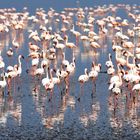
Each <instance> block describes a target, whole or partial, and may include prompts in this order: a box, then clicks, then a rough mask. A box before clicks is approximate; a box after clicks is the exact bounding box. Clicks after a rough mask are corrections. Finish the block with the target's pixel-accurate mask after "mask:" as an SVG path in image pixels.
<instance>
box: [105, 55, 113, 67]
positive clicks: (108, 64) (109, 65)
mask: <svg viewBox="0 0 140 140" xmlns="http://www.w3.org/2000/svg"><path fill="white" fill-rule="evenodd" d="M111 59H112V55H111V53H109V54H108V61H106V63H105V65H106V66H107V67H111V66H113V62H112V60H111Z"/></svg>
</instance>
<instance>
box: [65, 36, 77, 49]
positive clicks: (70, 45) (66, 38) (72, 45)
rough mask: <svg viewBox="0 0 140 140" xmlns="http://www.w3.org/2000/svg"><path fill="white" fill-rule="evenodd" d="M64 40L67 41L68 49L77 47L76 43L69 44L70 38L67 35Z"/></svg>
mask: <svg viewBox="0 0 140 140" xmlns="http://www.w3.org/2000/svg"><path fill="white" fill-rule="evenodd" d="M64 40H65V41H66V47H68V48H71V49H72V48H76V45H75V44H74V43H72V42H68V36H67V35H65V36H64Z"/></svg>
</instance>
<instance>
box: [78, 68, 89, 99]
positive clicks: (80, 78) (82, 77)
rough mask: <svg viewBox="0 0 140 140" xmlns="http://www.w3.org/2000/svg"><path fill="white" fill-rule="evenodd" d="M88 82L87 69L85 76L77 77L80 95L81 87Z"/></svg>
mask: <svg viewBox="0 0 140 140" xmlns="http://www.w3.org/2000/svg"><path fill="white" fill-rule="evenodd" d="M88 80H89V75H88V69H87V68H85V74H83V75H80V76H79V77H78V81H79V83H80V89H81V92H80V94H82V87H83V84H84V83H85V82H87V81H88ZM78 101H80V97H79V98H78Z"/></svg>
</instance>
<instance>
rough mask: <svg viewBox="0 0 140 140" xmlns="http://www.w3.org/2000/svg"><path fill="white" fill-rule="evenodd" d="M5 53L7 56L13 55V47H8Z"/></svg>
mask: <svg viewBox="0 0 140 140" xmlns="http://www.w3.org/2000/svg"><path fill="white" fill-rule="evenodd" d="M6 54H7V56H8V57H11V56H13V54H14V52H13V49H12V48H11V47H10V48H9V50H8V51H7V52H6Z"/></svg>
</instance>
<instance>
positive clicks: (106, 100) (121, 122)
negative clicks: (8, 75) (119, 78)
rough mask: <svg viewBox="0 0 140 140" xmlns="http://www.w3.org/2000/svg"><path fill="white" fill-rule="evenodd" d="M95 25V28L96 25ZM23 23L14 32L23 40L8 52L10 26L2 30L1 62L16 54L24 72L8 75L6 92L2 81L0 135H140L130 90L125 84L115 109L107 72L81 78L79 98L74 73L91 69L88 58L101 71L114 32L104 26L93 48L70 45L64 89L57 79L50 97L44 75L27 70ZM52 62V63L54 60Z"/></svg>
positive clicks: (136, 107) (138, 111)
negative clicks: (71, 64)
mask: <svg viewBox="0 0 140 140" xmlns="http://www.w3.org/2000/svg"><path fill="white" fill-rule="evenodd" d="M120 11H121V12H122V11H123V12H125V10H123V9H119V10H118V11H117V12H116V15H117V16H121V17H122V18H124V17H123V16H122V14H121V13H120ZM111 14H112V13H111V12H109V13H106V14H104V15H97V16H96V17H95V19H96V20H97V19H98V18H99V19H100V18H103V17H104V16H105V17H106V16H108V15H111ZM126 15H127V14H126ZM125 18H128V17H125ZM128 20H130V19H129V18H128ZM60 26H61V25H60ZM129 27H131V25H130V26H128V28H129ZM29 28H32V29H33V30H35V29H38V25H35V24H34V23H31V24H28V26H27V29H29ZM94 28H95V32H96V33H98V27H97V25H95V27H94ZM27 29H25V30H24V31H21V32H18V31H17V32H15V33H13V36H16V39H17V40H19V42H20V43H21V45H20V48H19V49H15V48H14V56H13V57H12V58H9V57H7V55H6V51H7V50H8V48H9V47H11V46H12V31H11V32H10V34H6V35H5V36H4V38H3V36H2V35H1V38H3V39H2V40H1V44H2V46H1V50H2V56H3V59H4V61H5V64H6V66H5V67H7V66H8V65H9V64H10V65H12V66H13V65H14V64H17V63H18V62H17V58H18V55H19V54H22V55H23V56H24V57H25V59H24V60H22V75H21V76H20V77H16V78H15V79H12V83H11V89H10V93H9V94H8V93H7V92H8V88H7V87H6V89H5V94H4V96H1V97H0V125H1V133H0V139H15V138H17V139H28V138H29V139H45V138H48V139H138V138H139V137H140V130H139V129H140V127H139V126H140V124H139V122H140V118H139V115H140V109H139V107H140V106H139V102H137V104H133V102H131V101H130V104H129V105H127V103H126V99H125V94H124V93H125V92H129V91H127V90H126V89H123V91H122V93H121V95H119V98H118V106H117V109H116V110H114V105H113V96H112V95H110V93H109V91H108V80H109V76H108V75H107V73H99V76H98V78H97V80H96V81H95V83H96V86H95V83H94V84H93V82H92V81H88V82H87V83H85V84H84V85H83V94H82V96H81V98H80V101H78V100H77V99H78V97H79V95H80V93H81V91H80V84H79V82H78V77H79V75H81V74H83V73H84V68H85V67H87V68H88V69H89V70H90V68H91V63H92V61H95V62H96V63H101V65H102V69H101V71H102V72H104V71H106V66H105V61H106V60H107V59H108V53H109V52H110V53H112V55H113V59H115V58H114V52H113V51H112V48H111V45H112V39H113V37H114V33H113V34H111V31H108V34H107V35H103V34H102V35H100V37H101V39H100V40H99V44H100V45H101V46H102V47H101V48H99V49H97V50H96V52H95V50H93V49H92V48H89V46H84V44H83V42H82V41H80V42H79V45H78V48H76V49H75V50H74V55H75V57H76V69H75V72H74V74H73V75H71V76H70V77H69V84H70V86H69V89H68V91H66V89H65V84H64V83H63V82H62V83H61V84H60V85H59V86H57V85H56V86H55V88H54V91H53V96H52V100H51V101H49V98H50V92H48V93H47V92H46V90H45V88H44V87H43V86H42V84H41V79H42V78H43V77H45V75H43V77H41V78H40V79H39V78H38V77H35V76H34V77H32V76H31V75H29V74H28V73H27V72H26V70H27V69H29V68H31V61H30V60H29V64H27V61H26V59H27V56H28V53H29V49H28V42H29V39H28V32H27ZM124 30H125V29H124ZM85 34H86V33H85ZM68 35H69V41H73V42H75V37H74V36H72V34H70V33H68ZM38 44H39V46H41V44H40V43H38ZM65 52H66V59H68V60H69V61H72V59H71V58H72V51H71V50H70V49H68V48H66V50H65ZM57 55H58V57H60V60H58V61H57V68H58V67H59V65H60V63H61V59H62V58H61V55H59V52H58V54H57ZM51 67H52V68H53V62H52V64H51ZM1 92H2V91H1ZM138 100H139V99H138Z"/></svg>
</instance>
